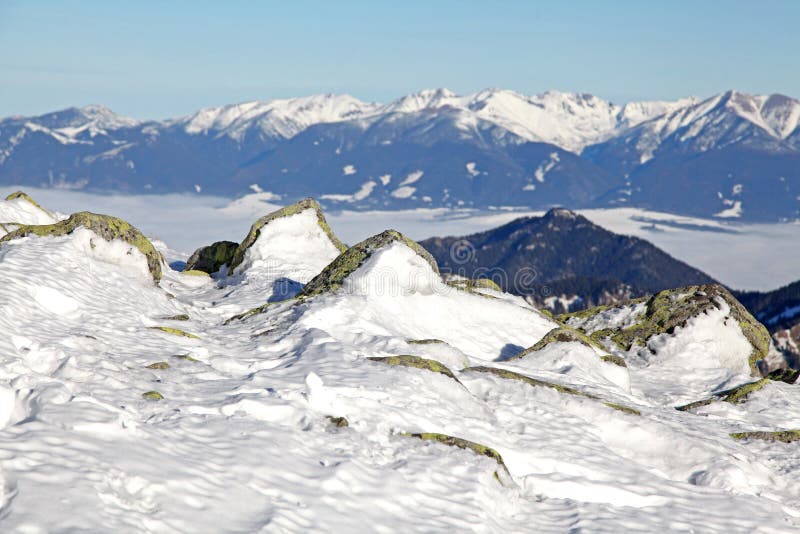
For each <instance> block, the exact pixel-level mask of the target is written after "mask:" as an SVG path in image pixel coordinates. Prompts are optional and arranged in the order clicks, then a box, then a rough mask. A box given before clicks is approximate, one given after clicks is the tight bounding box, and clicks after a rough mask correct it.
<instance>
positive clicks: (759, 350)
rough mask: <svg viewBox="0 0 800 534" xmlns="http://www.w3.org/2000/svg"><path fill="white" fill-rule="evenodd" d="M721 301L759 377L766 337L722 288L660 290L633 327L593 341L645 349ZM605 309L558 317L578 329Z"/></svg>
mask: <svg viewBox="0 0 800 534" xmlns="http://www.w3.org/2000/svg"><path fill="white" fill-rule="evenodd" d="M721 301H724V302H725V303H726V304H727V306H728V308H729V312H728V314H729V316H730V318H731V319H732V320H733V321H735V322H736V324H737V325H738V326H739V328H740V329H741V331H742V334H744V336H745V338H747V341H748V342H749V343H750V345H751V346H752V351H751V353H750V356H749V358H748V363H749V365H750V368H751V370H752V372H753V373H754V374H760V371H759V367H758V363H757V362H758V361H759V360H761V359H763V358H765V357H766V356H767V354H768V352H769V348H770V335H769V332H768V331H767V329H766V328H764V325H762V324H761V323H759V322H758V321H757V320H756V319H755V317H753V316H752V315H751V314H750V313H749V312H748V311H747V309H745V307H744V306H743V305H742V304H741V303H740V302H739V301H738V300H736V298H735V297H734V296H733V295H732V294H731V293H730V292H729V291H728V290H727V289H725V288H724V287H723V286H721V285H719V284H706V285H700V286H688V287H681V288H678V289H668V290H664V291H660V292H658V293H656V294H655V295H653V296H652V297H651V298H650V299H648V300H647V301H646V305H645V310H644V313H643V314H641V315H640V316H639V317H637V318H636V320H635V322H634V323H633V324H630V325H628V326H625V327H621V328H614V327H611V328H605V329H602V330H597V331H595V332H593V333H592V334H591V336H590V337H591V338H593V339H595V340H599V339H610V340H611V341H612V342H613V343H615V344H616V345H617V346H619V347H620V348H621V349H622V350H625V351H629V350H631V349H632V348H633V347H634V346H641V347H645V346H647V342H648V340H649V339H651V338H653V337H654V336H657V335H660V334H672V333H673V332H674V331H675V329H676V328H679V327H683V326H686V324H687V322H688V321H689V320H690V319H692V318H694V317H697V316H699V315H701V314H703V313H706V312H707V311H709V310H712V309H720V308H721ZM608 309H609V308H608V307H603V308H597V309H593V310H585V311H582V312H580V314H575V315H571V316H564V317H561V319H562V320H566V321H567V322H568V324H569V325H570V326H573V327H575V328H578V329H582V326H583V325H585V324H586V323H587V322H588V321H589V320H591V319H592V318H593V317H594V316H596V315H598V314H599V313H602V312H604V311H607V310H608Z"/></svg>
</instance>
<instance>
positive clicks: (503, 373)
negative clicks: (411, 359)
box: [463, 365, 641, 415]
mask: <svg viewBox="0 0 800 534" xmlns="http://www.w3.org/2000/svg"><path fill="white" fill-rule="evenodd" d="M463 371H467V372H468V371H473V372H476V373H488V374H493V375H495V376H499V377H500V378H505V379H508V380H518V381H520V382H524V383H526V384H528V385H529V386H533V387H544V388H549V389H554V390H556V391H558V392H559V393H566V394H568V395H575V396H576V397H583V398H585V399H591V400H595V401H601V402H603V404H604V405H605V406H608V407H609V408H613V409H615V410H618V411H620V412H624V413H628V414H633V415H641V413H640V412H639V410H636V409H634V408H629V407H627V406H623V405H621V404H614V403H612V402H605V401H603V399H601V398H600V397H598V396H596V395H592V394H591V393H585V392H583V391H580V390H578V389H575V388H571V387H569V386H564V385H562V384H556V383H554V382H547V381H545V380H539V379H537V378H531V377H530V376H526V375H523V374H520V373H515V372H514V371H509V370H508V369H499V368H497V367H487V366H484V365H479V366H476V367H467V368H466V369H463Z"/></svg>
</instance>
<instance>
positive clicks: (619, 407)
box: [603, 402, 642, 415]
mask: <svg viewBox="0 0 800 534" xmlns="http://www.w3.org/2000/svg"><path fill="white" fill-rule="evenodd" d="M603 404H605V405H606V406H608V407H609V408H611V409H614V410H617V411H618V412H622V413H627V414H630V415H642V412H640V411H639V410H637V409H636V408H631V407H630V406H623V405H622V404H617V403H615V402H604V403H603Z"/></svg>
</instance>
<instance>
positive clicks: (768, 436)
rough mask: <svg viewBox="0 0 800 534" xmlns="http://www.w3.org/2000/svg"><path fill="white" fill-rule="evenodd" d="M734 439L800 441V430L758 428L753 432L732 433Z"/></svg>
mask: <svg viewBox="0 0 800 534" xmlns="http://www.w3.org/2000/svg"><path fill="white" fill-rule="evenodd" d="M731 437H732V438H733V439H760V440H763V441H780V442H783V443H791V442H793V441H800V430H775V431H772V432H766V431H762V430H757V431H753V432H735V433H733V434H731Z"/></svg>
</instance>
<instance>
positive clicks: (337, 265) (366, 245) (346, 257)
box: [299, 230, 439, 297]
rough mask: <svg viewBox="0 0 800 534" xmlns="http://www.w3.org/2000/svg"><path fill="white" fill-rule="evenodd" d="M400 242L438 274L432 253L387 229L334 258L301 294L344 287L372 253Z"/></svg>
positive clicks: (304, 295) (308, 294) (325, 291)
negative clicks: (349, 277) (346, 281)
mask: <svg viewBox="0 0 800 534" xmlns="http://www.w3.org/2000/svg"><path fill="white" fill-rule="evenodd" d="M395 242H400V243H403V244H405V245H406V246H408V247H409V248H410V249H411V250H413V251H414V252H416V253H417V254H418V255H419V256H420V257H422V258H423V259H424V260H425V261H426V262H428V264H429V265H430V266H431V268H432V269H433V270H434V271H435V272H436V273H437V274H438V273H439V267H438V266H437V265H436V260H435V259H433V256H431V255H430V253H429V252H428V251H427V250H425V249H424V248H422V247H421V246H420V245H419V244H418V243H416V242H415V241H412V240H411V239H409V238H407V237H406V236H404V235H403V234H401V233H400V232H398V231H397V230H386V231H384V232H381V233H380V234H378V235H374V236H372V237H369V238H367V239H365V240H364V241H362V242H361V243H358V244H357V245H353V246H352V247H350V248H349V249H347V250H346V251H345V252H343V253H342V254H340V255H339V256H338V257H337V258H336V259H335V260H333V261H332V262H331V263H330V264H329V265H328V266H327V267H325V268H324V269H323V270H322V272H321V273H319V274H318V275H317V276H315V277H314V278H313V279H312V280H311V281H310V282H309V283H307V284H306V285H305V287H303V290H302V291H301V292H300V295H299V296H302V297H311V296H314V295H319V294H321V293H329V292H332V291H336V290H337V289H339V288H341V287H342V284H343V283H344V280H345V278H347V277H348V276H349V275H350V274H352V273H353V272H354V271H355V270H356V269H358V268H359V267H360V266H361V265H363V264H364V262H365V261H367V259H369V257H370V256H372V254H374V253H375V252H376V251H378V250H380V249H382V248H385V247H387V246H389V245H391V244H392V243H395Z"/></svg>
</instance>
